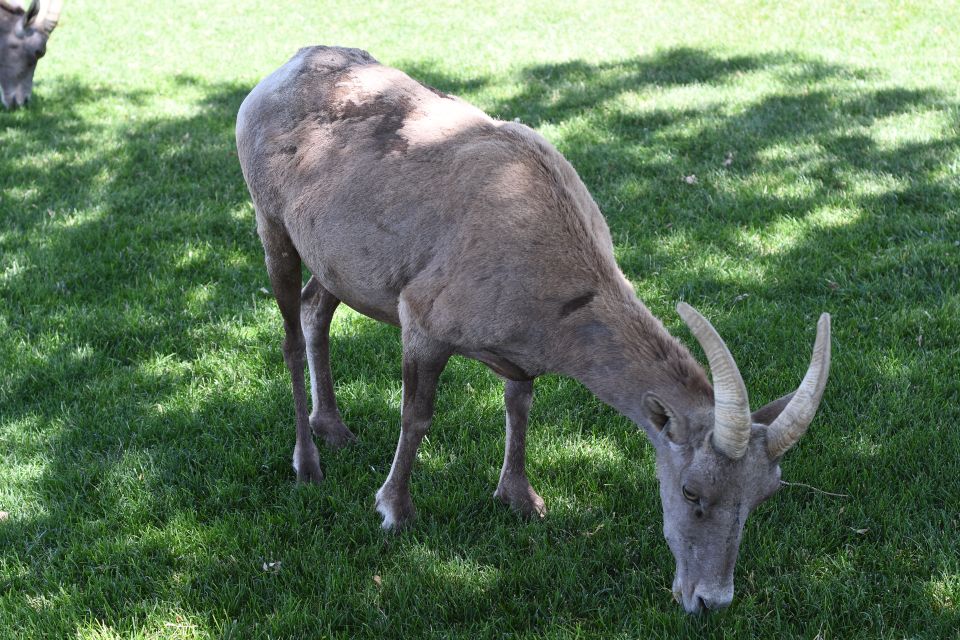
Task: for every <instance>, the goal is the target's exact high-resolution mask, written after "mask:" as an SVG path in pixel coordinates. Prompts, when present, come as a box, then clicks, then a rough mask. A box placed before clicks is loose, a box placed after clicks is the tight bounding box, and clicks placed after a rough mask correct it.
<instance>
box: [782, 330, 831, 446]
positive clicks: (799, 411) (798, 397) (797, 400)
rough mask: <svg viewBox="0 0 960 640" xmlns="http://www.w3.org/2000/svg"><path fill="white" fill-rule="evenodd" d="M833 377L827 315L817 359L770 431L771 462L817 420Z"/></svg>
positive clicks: (816, 348)
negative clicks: (831, 375) (824, 394)
mask: <svg viewBox="0 0 960 640" xmlns="http://www.w3.org/2000/svg"><path fill="white" fill-rule="evenodd" d="M829 374H830V314H829V313H823V314H821V315H820V320H819V321H818V322H817V339H816V342H814V344H813V356H812V357H811V358H810V367H809V368H808V369H807V375H805V376H804V377H803V382H801V383H800V386H799V387H797V391H796V393H794V395H793V399H792V400H790V403H789V404H787V406H786V407H784V409H783V411H781V412H780V415H779V416H777V419H776V420H774V421H773V422H772V423H771V424H770V426H769V427H767V452H768V453H769V454H770V457H771V458H774V459H775V458H779V457H780V456H782V455H783V454H784V453H786V452H787V449H789V448H790V447H792V446H793V445H795V444H796V443H797V440H799V439H800V436H802V435H803V434H804V433H806V431H807V427H808V426H810V422H811V421H812V420H813V416H814V415H815V414H816V413H817V408H818V407H819V406H820V398H821V397H822V396H823V389H824V387H826V386H827V376H828V375H829Z"/></svg>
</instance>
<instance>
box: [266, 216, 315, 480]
mask: <svg viewBox="0 0 960 640" xmlns="http://www.w3.org/2000/svg"><path fill="white" fill-rule="evenodd" d="M257 233H259V235H260V241H261V242H262V243H263V250H264V254H265V261H266V263H267V274H268V275H269V276H270V284H271V286H272V287H273V295H274V297H275V298H276V299H277V306H278V307H280V315H281V316H282V317H283V329H284V340H283V360H284V362H285V363H286V365H287V369H288V370H289V371H290V381H291V383H292V385H293V405H294V410H295V411H296V423H297V429H296V432H297V437H296V445H295V446H294V449H293V468H294V469H295V470H296V472H297V480H298V481H300V482H313V483H318V482H320V481H321V480H323V472H322V471H321V470H320V454H319V452H318V451H317V445H315V444H314V443H313V438H312V437H311V434H310V419H309V416H308V414H307V394H306V390H305V389H304V378H303V364H304V352H305V346H306V345H305V341H304V338H303V330H302V328H301V326H300V286H301V284H302V279H301V275H300V254H299V253H297V250H296V248H295V247H294V246H293V242H291V240H290V237H289V236H288V235H287V232H286V230H285V229H284V228H283V226H282V225H280V224H277V223H275V222H273V221H271V220H269V219H268V218H267V217H265V216H264V215H262V214H261V212H260V211H259V210H258V211H257Z"/></svg>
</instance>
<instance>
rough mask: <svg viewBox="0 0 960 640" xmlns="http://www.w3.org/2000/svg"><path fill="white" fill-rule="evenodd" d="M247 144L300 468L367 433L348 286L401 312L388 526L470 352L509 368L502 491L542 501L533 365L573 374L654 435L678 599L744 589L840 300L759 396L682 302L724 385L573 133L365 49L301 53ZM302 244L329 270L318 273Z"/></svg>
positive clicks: (521, 504) (723, 598) (245, 130)
mask: <svg viewBox="0 0 960 640" xmlns="http://www.w3.org/2000/svg"><path fill="white" fill-rule="evenodd" d="M237 146H238V150H239V157H240V163H241V165H242V168H243V175H244V178H245V179H246V182H247V185H248V187H249V189H250V194H251V196H252V198H253V202H254V206H255V209H256V219H257V230H258V232H259V235H260V239H261V241H262V242H263V247H264V250H265V254H266V264H267V271H268V272H269V276H270V282H271V284H272V286H273V291H274V294H275V296H276V299H277V303H278V305H279V307H280V312H281V314H282V316H283V322H284V330H285V334H286V338H285V340H284V343H283V355H284V360H285V361H286V365H287V367H288V368H289V371H290V375H291V378H292V380H293V398H294V404H295V408H296V446H295V447H294V452H293V466H294V468H295V469H296V472H297V477H298V479H299V480H301V481H311V482H317V481H320V480H321V478H322V474H321V471H320V466H319V458H318V451H317V447H316V446H315V445H314V443H313V441H312V439H311V429H312V431H313V433H315V434H318V435H320V436H322V437H323V438H324V440H326V442H327V444H329V445H331V446H333V447H338V446H341V445H344V444H346V443H348V442H350V441H351V440H353V439H354V435H353V434H352V433H351V432H350V430H349V429H347V427H346V426H345V425H344V424H343V422H342V420H341V418H340V414H339V411H338V409H337V405H336V401H335V399H334V393H333V382H332V379H331V374H330V367H329V359H328V357H329V351H328V344H329V343H328V340H329V337H328V330H329V328H330V321H331V318H332V316H333V313H334V310H335V309H336V308H337V305H338V304H340V302H344V303H346V304H347V305H348V306H350V307H352V308H354V309H356V310H357V311H359V312H360V313H363V314H365V315H367V316H370V317H372V318H375V319H377V320H381V321H383V322H388V323H390V324H393V325H398V326H399V327H400V328H401V334H402V340H403V394H402V396H403V400H402V410H401V430H400V439H399V444H398V445H397V450H396V455H395V457H394V459H393V466H392V467H391V469H390V473H389V475H388V476H387V479H386V481H385V482H384V484H383V486H382V487H381V488H380V490H379V491H378V492H377V496H376V507H377V510H378V511H379V512H380V514H381V515H382V516H383V527H384V528H385V529H392V528H398V527H401V526H403V525H406V524H407V523H408V522H410V520H411V518H412V517H413V515H414V507H413V503H412V501H411V497H410V488H409V482H410V471H411V467H412V465H413V461H414V458H415V457H416V452H417V448H418V446H419V444H420V441H421V440H422V438H423V436H424V433H425V432H426V431H427V428H428V427H429V425H430V421H431V419H432V415H433V404H434V395H435V391H436V385H437V378H438V377H439V376H440V372H441V371H442V370H443V368H444V365H445V364H446V362H447V359H448V358H449V357H450V356H451V355H453V354H460V355H463V356H467V357H470V358H475V359H477V360H479V361H481V362H483V363H484V364H486V365H487V366H488V367H489V368H490V369H492V370H493V371H494V372H495V373H497V374H499V375H500V376H501V377H503V378H504V379H505V380H506V382H505V390H504V399H505V404H506V452H505V455H504V461H503V468H502V471H501V474H500V481H499V484H498V486H497V489H496V492H495V494H494V495H495V496H496V497H497V498H499V499H500V500H501V501H503V502H505V503H507V504H509V505H510V506H511V507H513V508H514V509H516V510H517V511H519V512H521V513H522V514H526V515H539V516H542V515H544V513H545V509H544V503H543V500H542V499H541V498H540V496H539V495H537V493H536V491H534V490H533V488H532V487H531V486H530V483H529V482H528V480H527V475H526V472H525V470H524V457H525V442H526V437H525V436H526V429H527V416H528V412H529V410H530V403H531V400H532V396H533V380H534V378H536V377H537V376H538V375H540V374H543V373H546V372H557V373H560V374H564V375H567V376H571V377H573V378H575V379H577V380H579V381H581V382H582V383H583V384H584V385H586V387H587V388H588V389H590V390H591V391H592V392H593V393H595V394H596V395H597V396H598V397H599V398H600V399H601V400H603V401H604V402H606V403H607V404H609V405H611V406H613V407H614V408H615V409H617V410H618V411H620V412H621V413H622V414H624V415H625V416H627V417H628V418H630V419H631V420H632V421H633V422H635V423H636V424H638V425H639V426H641V427H642V428H643V429H644V430H645V432H646V434H647V435H648V436H649V438H650V440H651V441H652V443H653V445H654V448H655V450H656V458H657V477H658V479H659V481H660V496H661V500H662V503H663V519H664V527H663V530H664V534H665V536H666V539H667V541H668V543H669V546H670V549H671V550H672V551H673V555H674V557H675V559H676V569H677V572H676V578H675V580H674V583H673V590H674V594H675V595H676V597H677V599H678V600H680V601H681V602H682V604H683V606H684V608H685V609H686V610H687V611H688V612H696V611H700V610H702V609H704V608H707V609H715V608H720V607H724V606H726V605H728V604H729V603H730V601H731V599H732V597H733V571H734V564H735V562H736V558H737V553H738V549H739V545H740V537H741V534H742V532H743V526H744V522H745V520H746V518H747V515H748V514H749V513H750V511H751V510H752V509H753V508H754V507H756V506H757V505H758V504H759V503H760V502H762V501H764V500H765V499H767V498H769V497H770V496H771V495H772V494H773V493H774V492H775V491H776V490H777V488H778V487H779V486H780V468H779V461H780V459H781V456H783V454H784V453H785V452H786V451H787V450H788V449H789V448H790V447H791V446H793V444H794V443H796V442H797V440H798V439H799V438H800V436H801V435H803V433H804V431H805V430H806V429H807V426H808V425H809V423H810V421H811V420H812V419H813V416H814V413H815V412H816V409H817V406H818V404H819V402H820V397H821V394H822V393H823V389H824V386H825V384H826V380H827V374H828V370H829V365H830V317H829V316H828V315H827V314H823V315H822V316H821V317H820V321H819V323H818V325H817V336H816V343H815V345H814V349H813V359H812V362H811V364H810V368H809V370H808V372H807V374H806V377H804V379H803V382H802V383H801V384H800V387H799V388H798V389H797V390H796V392H794V393H792V394H789V395H787V396H784V397H783V398H780V399H779V400H776V401H774V402H772V403H770V404H769V405H767V406H765V407H763V408H762V409H760V410H759V411H757V412H755V413H753V414H752V415H751V413H750V408H749V403H748V399H747V391H746V388H745V387H744V383H743V380H742V378H741V376H740V373H739V371H738V370H737V365H736V363H735V362H734V359H733V356H731V355H730V352H729V351H728V350H727V347H726V346H725V345H724V343H723V340H721V339H720V336H719V335H718V334H717V332H716V331H715V330H714V328H713V326H711V324H710V323H709V322H708V321H707V320H706V319H705V318H704V317H703V316H701V315H700V314H699V313H698V312H697V311H696V310H694V309H693V308H692V307H691V306H689V305H687V304H684V303H680V305H678V307H677V310H678V311H679V313H680V316H681V317H682V318H683V320H684V322H685V323H686V324H687V326H688V327H689V328H690V330H691V332H692V333H693V335H694V336H695V337H696V338H697V340H698V341H699V342H700V344H701V345H702V346H703V348H704V351H705V352H706V356H707V360H708V361H709V364H710V370H711V371H712V373H713V386H711V384H710V382H709V381H708V379H707V376H706V374H705V373H704V371H703V369H702V368H701V367H700V365H699V364H698V363H697V362H696V360H695V359H694V358H693V357H692V356H691V354H690V353H689V352H688V351H687V350H686V349H685V348H684V347H683V346H682V345H681V344H680V343H679V342H678V341H677V340H676V339H674V338H672V337H671V336H670V335H669V334H668V333H667V331H666V330H665V329H664V327H663V325H662V324H661V323H660V321H659V320H657V319H656V318H655V317H654V316H653V315H652V314H651V313H650V312H649V311H648V310H647V308H646V307H645V306H644V305H643V303H641V302H640V300H638V299H637V296H636V294H635V292H634V290H633V288H632V286H631V285H630V283H629V282H628V280H627V279H626V278H625V277H624V276H623V274H622V273H621V272H620V269H619V268H618V266H617V264H616V262H615V261H614V255H613V245H612V241H611V238H610V232H609V230H608V228H607V225H606V223H605V221H604V218H603V216H602V215H601V213H600V211H599V209H598V208H597V206H596V204H595V203H594V201H593V200H592V198H591V197H590V194H589V193H588V192H587V189H586V187H585V186H584V184H583V183H582V182H581V181H580V179H579V177H578V176H577V174H576V172H575V171H574V169H573V167H571V166H570V164H569V163H568V162H567V161H566V160H565V159H564V158H563V157H562V156H561V155H560V153H559V152H557V150H556V149H554V148H553V147H552V146H551V145H550V144H549V143H548V142H547V141H546V140H544V139H543V138H542V137H541V136H539V135H538V134H537V133H535V132H534V131H532V130H531V129H529V128H527V127H525V126H523V125H520V124H516V123H512V122H500V121H497V120H493V119H491V118H490V117H488V116H487V115H486V114H484V113H483V112H482V111H480V110H478V109H476V108H474V107H472V106H470V105H469V104H466V103H465V102H462V101H460V100H458V99H456V98H453V97H451V96H448V95H445V94H443V93H441V92H440V91H437V90H435V89H432V88H430V87H427V86H425V85H423V84H420V83H418V82H417V81H415V80H412V79H411V78H410V77H408V76H407V75H406V74H404V73H402V72H401V71H398V70H396V69H391V68H389V67H385V66H382V65H380V64H379V63H378V62H377V61H376V60H375V59H374V58H372V57H371V56H370V55H369V54H368V53H366V52H364V51H360V50H358V49H343V48H331V47H312V48H306V49H302V50H300V51H299V52H298V53H297V54H296V55H295V56H294V57H293V58H292V59H291V60H290V61H289V62H287V63H286V64H285V65H283V66H282V67H281V68H280V69H278V70H277V71H276V72H274V73H273V74H272V75H270V76H269V77H267V78H266V79H265V80H263V81H262V82H261V83H260V84H259V85H257V87H256V88H254V89H253V91H252V92H251V93H250V95H248V96H247V98H246V99H245V100H244V102H243V104H242V105H241V107H240V111H239V114H238V116H237ZM301 260H302V261H303V262H304V263H305V264H306V265H307V267H308V268H309V269H310V271H311V273H312V277H311V278H310V280H309V282H307V284H306V286H305V287H304V288H303V289H302V291H301V285H302V281H301V271H300V268H301ZM305 354H306V360H307V365H308V366H309V369H310V381H311V392H312V397H313V410H312V412H311V413H310V414H309V415H308V407H307V399H306V393H305V391H304V373H303V364H304V355H305Z"/></svg>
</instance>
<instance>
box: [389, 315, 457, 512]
mask: <svg viewBox="0 0 960 640" xmlns="http://www.w3.org/2000/svg"><path fill="white" fill-rule="evenodd" d="M450 354H451V352H450V349H449V348H448V347H447V346H446V345H443V344H441V343H438V342H436V341H434V340H431V339H430V338H427V337H425V336H423V335H422V334H419V333H416V332H415V331H413V330H410V329H408V328H407V327H404V328H403V404H402V407H401V410H400V440H399V442H398V443H397V452H396V454H395V455H394V457H393V465H392V466H391V467H390V474H389V475H388V476H387V480H386V481H385V482H384V483H383V486H382V487H380V490H379V491H377V499H376V507H377V511H378V512H379V513H380V515H381V516H383V523H382V525H381V526H382V527H383V528H384V529H386V530H395V529H400V528H403V527H405V526H407V525H408V524H410V522H411V521H412V520H413V517H414V515H415V513H416V510H415V509H414V507H413V499H412V498H411V497H410V472H411V470H412V469H413V461H414V460H415V459H416V457H417V449H418V448H419V446H420V442H421V441H422V440H423V436H424V435H425V434H426V433H427V429H429V428H430V422H431V421H432V419H433V402H434V398H435V397H436V392H437V381H438V380H439V378H440V373H441V372H442V371H443V368H444V366H446V364H447V360H448V359H449V358H450Z"/></svg>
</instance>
